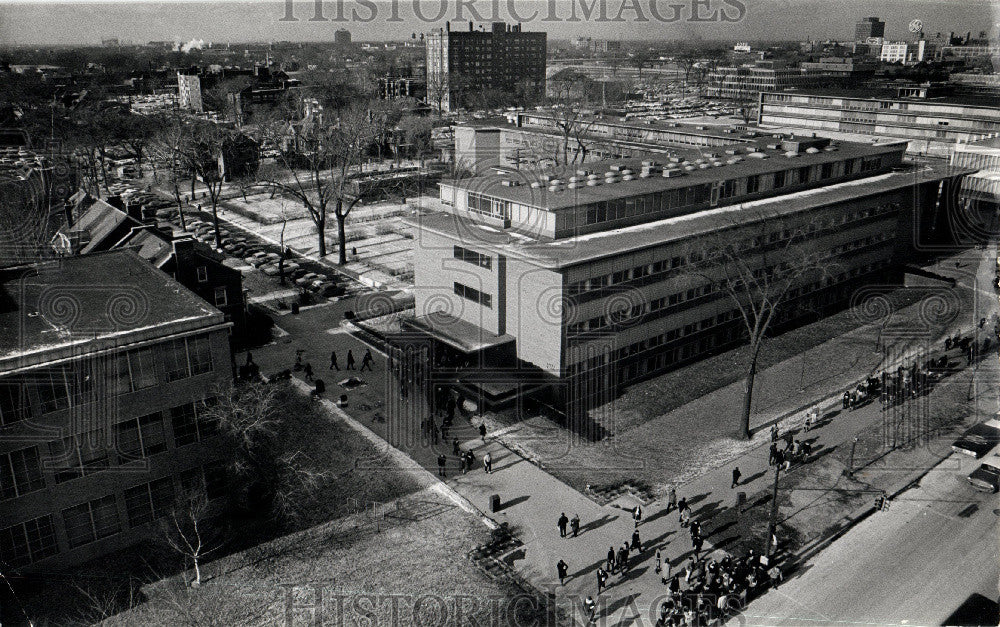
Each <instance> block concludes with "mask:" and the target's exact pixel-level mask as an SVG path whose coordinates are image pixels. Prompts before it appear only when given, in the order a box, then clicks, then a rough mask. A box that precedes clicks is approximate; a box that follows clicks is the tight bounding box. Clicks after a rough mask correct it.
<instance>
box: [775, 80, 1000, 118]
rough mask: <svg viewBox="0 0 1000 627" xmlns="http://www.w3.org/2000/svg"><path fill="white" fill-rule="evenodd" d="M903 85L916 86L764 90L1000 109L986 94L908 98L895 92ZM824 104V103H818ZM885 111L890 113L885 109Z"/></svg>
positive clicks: (797, 94)
mask: <svg viewBox="0 0 1000 627" xmlns="http://www.w3.org/2000/svg"><path fill="white" fill-rule="evenodd" d="M901 87H903V88H905V87H916V86H915V85H895V84H893V83H889V84H887V86H886V87H884V88H880V89H847V88H836V87H824V88H813V87H809V88H806V89H785V90H781V91H773V92H764V93H768V94H779V93H785V94H792V95H795V96H825V97H831V98H856V99H860V100H893V101H896V102H912V103H918V104H921V103H923V104H928V105H935V104H945V105H962V106H968V107H983V108H986V109H1000V104H998V103H997V99H996V98H995V97H992V96H988V95H983V96H980V95H977V94H942V95H931V96H928V97H927V98H912V97H910V98H908V97H905V96H903V97H900V96H899V94H898V93H897V90H898V89H899V88H901ZM818 106H824V105H818ZM886 113H892V112H891V111H887V112H886Z"/></svg>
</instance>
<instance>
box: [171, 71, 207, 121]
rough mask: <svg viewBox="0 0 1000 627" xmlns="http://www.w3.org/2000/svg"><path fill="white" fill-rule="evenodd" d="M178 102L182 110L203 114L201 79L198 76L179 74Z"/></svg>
mask: <svg viewBox="0 0 1000 627" xmlns="http://www.w3.org/2000/svg"><path fill="white" fill-rule="evenodd" d="M177 100H178V102H179V103H180V106H181V108H183V109H190V110H192V111H196V112H198V113H201V112H202V111H204V110H205V109H204V107H203V106H202V103H201V78H200V77H199V76H198V75H197V74H177Z"/></svg>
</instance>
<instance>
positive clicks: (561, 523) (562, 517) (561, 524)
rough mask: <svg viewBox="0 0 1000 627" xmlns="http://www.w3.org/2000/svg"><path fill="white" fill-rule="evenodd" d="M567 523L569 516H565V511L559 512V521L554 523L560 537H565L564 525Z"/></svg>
mask: <svg viewBox="0 0 1000 627" xmlns="http://www.w3.org/2000/svg"><path fill="white" fill-rule="evenodd" d="M568 524H569V518H566V512H563V513H562V514H559V521H558V522H557V523H556V525H557V526H558V527H559V537H560V538H565V537H566V525H568Z"/></svg>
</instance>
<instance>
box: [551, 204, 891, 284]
mask: <svg viewBox="0 0 1000 627" xmlns="http://www.w3.org/2000/svg"><path fill="white" fill-rule="evenodd" d="M898 209H899V205H897V204H895V203H887V204H883V205H878V206H876V207H871V208H868V209H859V210H857V211H852V212H844V213H841V214H835V215H830V216H827V217H825V218H816V219H814V220H812V221H810V222H809V224H807V225H806V226H805V227H804V230H803V231H802V232H793V231H792V230H791V229H787V228H786V229H781V230H775V231H771V232H770V233H768V234H767V235H760V236H755V237H747V238H744V239H741V240H737V241H733V243H732V246H733V248H734V249H735V250H739V251H747V252H749V251H751V250H754V249H757V248H760V247H763V246H768V245H772V244H775V243H777V242H783V241H786V240H788V239H789V238H791V237H793V236H796V235H800V236H804V237H806V238H808V237H818V236H820V235H823V234H824V233H825V232H827V231H830V230H842V229H843V227H845V226H848V225H850V224H853V223H855V222H860V221H862V220H867V219H869V218H872V217H876V216H880V215H885V214H888V213H892V212H895V211H898ZM891 237H892V236H887V239H891ZM704 259H705V254H704V253H702V252H700V251H692V252H691V253H689V254H688V255H683V256H682V255H678V256H674V257H671V258H670V259H663V260H661V261H657V262H655V263H652V264H643V265H641V266H635V267H632V268H628V269H627V270H619V271H617V272H613V273H611V274H604V275H601V276H596V277H591V278H589V279H584V280H581V281H575V282H573V283H570V284H569V285H568V286H567V293H568V294H569V295H570V296H577V295H581V294H586V293H588V292H593V291H596V290H601V289H602V288H605V287H608V286H611V285H621V284H624V283H627V282H629V281H635V280H637V279H641V278H644V277H647V276H653V275H658V274H665V273H669V272H672V271H673V270H676V269H678V268H681V267H683V266H687V265H694V264H697V263H701V262H702V261H704ZM666 278H668V277H667V276H664V277H663V279H664V280H665V279H666Z"/></svg>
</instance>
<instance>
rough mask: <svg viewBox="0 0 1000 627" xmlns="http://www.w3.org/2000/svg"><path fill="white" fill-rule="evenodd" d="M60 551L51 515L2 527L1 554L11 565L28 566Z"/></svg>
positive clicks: (0, 530) (0, 538)
mask: <svg viewBox="0 0 1000 627" xmlns="http://www.w3.org/2000/svg"><path fill="white" fill-rule="evenodd" d="M58 552H59V546H58V544H57V543H56V532H55V528H54V527H53V526H52V516H50V515H45V516H41V517H39V518H35V519H33V520H28V521H25V522H22V523H18V524H16V525H13V526H11V527H7V528H5V529H0V555H2V556H3V561H4V563H5V564H8V565H10V566H14V567H18V566H26V565H28V564H30V563H32V562H37V561H38V560H40V559H44V558H46V557H49V556H52V555H55V554H56V553H58Z"/></svg>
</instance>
